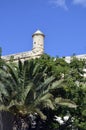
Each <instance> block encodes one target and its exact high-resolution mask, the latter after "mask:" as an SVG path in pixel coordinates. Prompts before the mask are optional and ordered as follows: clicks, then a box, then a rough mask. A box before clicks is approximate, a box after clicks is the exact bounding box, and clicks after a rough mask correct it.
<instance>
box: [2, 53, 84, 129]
mask: <svg viewBox="0 0 86 130" xmlns="http://www.w3.org/2000/svg"><path fill="white" fill-rule="evenodd" d="M85 68H86V60H85V59H83V60H81V59H80V60H79V59H77V58H76V57H75V56H73V57H72V60H71V61H70V63H67V62H66V61H65V58H58V57H57V58H53V57H50V56H49V55H46V54H44V55H42V56H41V57H40V58H39V59H34V60H28V61H25V62H23V63H22V62H21V61H20V60H19V62H18V64H16V63H14V62H13V60H11V61H10V63H5V61H4V60H2V59H0V109H1V110H2V109H3V110H6V111H7V110H9V111H11V112H13V113H16V114H21V115H25V114H26V115H28V114H30V113H38V115H40V117H41V118H42V119H46V117H47V121H46V122H47V127H48V126H49V128H50V129H54V128H56V129H58V128H59V127H60V128H61V127H63V126H61V125H60V124H59V123H58V122H54V121H53V118H54V116H55V115H57V116H60V117H62V118H63V117H64V116H65V115H66V114H68V115H69V117H70V119H69V120H68V121H66V122H65V123H64V130H67V129H68V130H69V129H72V128H70V126H72V127H73V129H80V130H85V129H86V128H85V125H86V121H85V119H86V78H85V77H84V76H83V74H84V70H83V69H85ZM51 113H52V114H51Z"/></svg>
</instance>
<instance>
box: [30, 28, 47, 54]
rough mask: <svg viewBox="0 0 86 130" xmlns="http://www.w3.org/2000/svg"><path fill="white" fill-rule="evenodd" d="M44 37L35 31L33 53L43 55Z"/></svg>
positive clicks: (38, 31)
mask: <svg viewBox="0 0 86 130" xmlns="http://www.w3.org/2000/svg"><path fill="white" fill-rule="evenodd" d="M44 37H45V35H44V34H43V33H42V32H41V31H40V30H37V31H36V32H35V33H34V34H33V35H32V38H33V50H32V51H33V53H37V54H43V53H44Z"/></svg>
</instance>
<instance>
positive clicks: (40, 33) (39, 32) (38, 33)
mask: <svg viewBox="0 0 86 130" xmlns="http://www.w3.org/2000/svg"><path fill="white" fill-rule="evenodd" d="M34 35H42V36H43V37H45V35H44V34H43V33H42V32H41V31H40V30H39V29H38V30H37V31H36V32H35V33H34V34H33V35H32V37H33V36H34Z"/></svg>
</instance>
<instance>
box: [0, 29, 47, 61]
mask: <svg viewBox="0 0 86 130" xmlns="http://www.w3.org/2000/svg"><path fill="white" fill-rule="evenodd" d="M44 37H45V35H44V34H43V33H42V32H41V31H40V30H37V31H36V32H35V33H34V34H33V35H32V38H33V48H32V50H31V51H27V52H22V53H18V54H11V55H6V56H2V58H3V59H4V60H6V61H7V62H9V61H10V59H11V58H13V60H14V61H15V62H17V61H18V59H21V61H24V60H27V59H31V58H33V59H34V58H39V57H40V56H41V55H42V54H43V53H44Z"/></svg>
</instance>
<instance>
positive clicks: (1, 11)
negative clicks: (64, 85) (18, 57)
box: [0, 0, 86, 56]
mask: <svg viewBox="0 0 86 130" xmlns="http://www.w3.org/2000/svg"><path fill="white" fill-rule="evenodd" d="M37 29H40V30H41V31H42V32H43V33H44V34H45V35H46V37H45V53H48V54H49V55H51V56H69V55H70V56H71V55H72V54H73V53H75V54H86V0H0V47H2V50H3V53H2V54H3V55H8V54H13V53H18V52H24V51H29V50H31V49H32V34H33V33H34V32H35V31H36V30H37Z"/></svg>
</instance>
